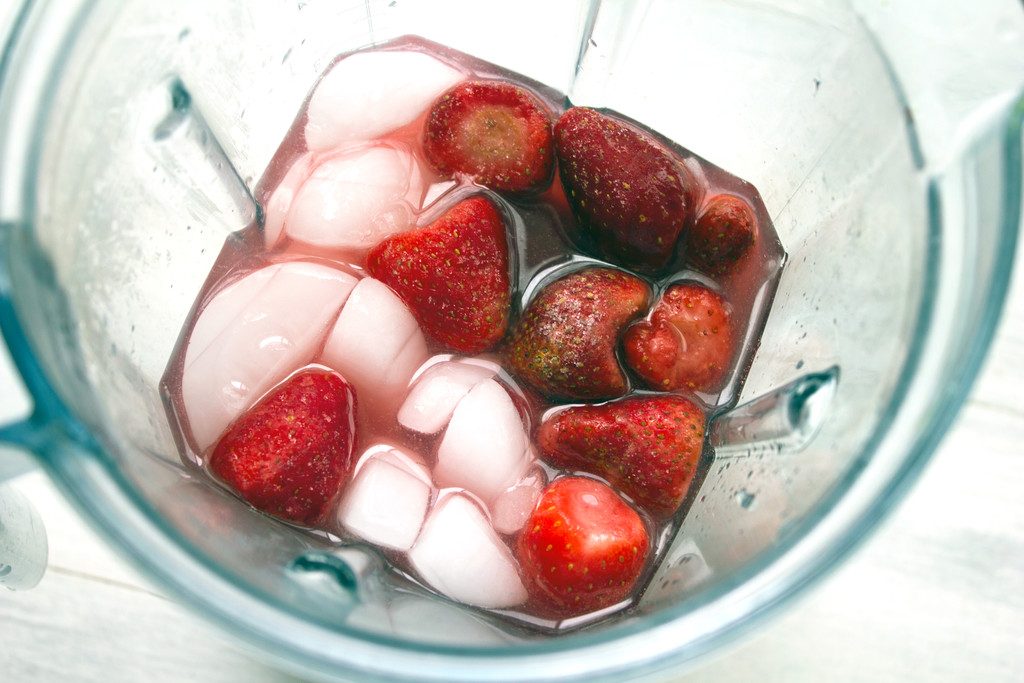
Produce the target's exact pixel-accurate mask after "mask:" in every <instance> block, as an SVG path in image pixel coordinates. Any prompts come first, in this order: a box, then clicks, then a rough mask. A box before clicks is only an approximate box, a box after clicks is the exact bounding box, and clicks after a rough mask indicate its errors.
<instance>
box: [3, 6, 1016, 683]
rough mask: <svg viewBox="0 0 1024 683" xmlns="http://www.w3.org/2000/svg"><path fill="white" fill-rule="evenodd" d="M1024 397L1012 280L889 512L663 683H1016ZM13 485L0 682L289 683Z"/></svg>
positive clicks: (38, 495) (35, 487)
mask: <svg viewBox="0 0 1024 683" xmlns="http://www.w3.org/2000/svg"><path fill="white" fill-rule="evenodd" d="M5 4H6V3H5V2H4V0H0V10H4V11H0V19H2V18H3V16H2V15H4V14H6V10H7V8H5V7H4V5H5ZM860 4H865V3H860ZM946 5H947V6H950V7H958V6H960V5H959V3H946ZM1004 6H1005V5H1004ZM8 7H9V5H8ZM961 7H962V8H963V9H965V10H966V8H967V5H963V6H961ZM972 12H973V10H972ZM971 16H975V17H976V16H977V15H971ZM0 23H2V22H0ZM911 42H912V41H911ZM1022 261H1024V247H1022V249H1021V250H1020V251H1019V255H1018V262H1022ZM4 362H5V361H4V360H3V359H2V358H0V366H2V365H4ZM6 370H7V368H3V367H0V378H2V377H3V372H4V371H6ZM0 385H2V379H0ZM1022 387H1024V277H1021V274H1020V273H1018V276H1017V277H1016V280H1015V284H1014V291H1013V294H1012V296H1011V298H1010V300H1009V303H1008V305H1007V311H1006V315H1005V317H1004V322H1003V325H1002V328H1001V331H1000V334H999V338H998V341H997V343H996V345H995V347H994V349H993V351H992V354H991V355H990V357H989V360H988V363H987V365H986V370H985V372H984V373H983V376H982V378H981V380H980V382H979V384H978V385H977V386H976V388H975V391H974V392H973V395H972V398H971V399H970V401H969V402H968V404H967V406H966V407H965V409H964V410H963V412H962V413H961V414H960V416H959V418H958V421H957V423H956V424H955V425H954V427H953V429H952V430H951V432H950V434H949V435H948V436H947V438H946V440H945V442H944V444H943V445H942V447H941V448H940V450H939V451H938V453H937V454H936V456H935V458H934V460H933V462H932V463H931V464H930V466H929V467H928V469H927V471H926V472H925V474H924V476H923V477H922V479H921V481H920V482H919V484H918V485H917V486H916V487H915V489H914V490H913V491H912V492H911V494H910V496H909V497H908V498H907V499H906V501H905V502H904V503H903V504H902V505H901V506H900V507H899V508H898V510H897V511H896V513H895V514H894V515H893V516H892V517H891V518H890V519H889V520H888V521H887V522H886V523H885V524H884V525H883V527H882V529H881V530H880V531H879V532H878V533H876V534H875V535H874V536H873V537H872V538H871V539H870V540H869V541H868V542H867V543H866V544H865V545H864V546H863V547H862V548H861V549H860V550H859V551H858V552H857V553H856V555H855V556H854V557H853V558H852V559H851V560H849V561H848V562H846V563H845V564H844V565H843V566H842V568H840V569H839V570H838V571H837V572H836V573H835V574H833V575H832V576H831V577H829V578H828V579H827V580H826V581H825V582H823V583H822V584H821V585H820V586H818V587H817V588H816V589H815V590H813V591H812V592H811V593H810V594H809V595H808V596H806V597H805V598H803V599H802V600H801V601H800V603H799V604H797V605H796V606H794V607H793V608H792V609H790V610H789V611H788V612H787V613H786V614H785V615H783V616H781V617H780V618H777V619H775V620H774V621H772V622H770V623H769V624H767V625H766V626H765V627H763V628H762V629H760V630H759V631H758V632H757V633H756V634H754V635H752V636H750V637H749V638H748V639H747V640H745V641H744V642H742V643H741V644H738V645H736V646H734V647H733V648H732V649H731V650H730V651H728V652H724V653H720V654H719V655H718V656H717V658H715V659H714V660H712V661H709V662H706V663H704V664H703V666H701V667H700V668H698V669H696V670H693V671H690V672H689V673H686V674H683V673H680V674H678V675H676V676H675V677H674V679H675V680H677V681H751V680H760V681H796V682H802V681H807V682H815V683H816V682H818V681H823V680H828V681H850V682H861V681H863V682H868V681H870V682H875V681H901V682H902V681H962V680H973V681H1007V682H1010V681H1013V682H1017V681H1024V446H1022V444H1024V400H1022V393H1024V392H1022ZM6 393H7V392H3V391H0V400H2V399H3V396H4V394H6ZM16 483H17V485H18V486H19V488H20V489H21V490H22V491H23V492H25V493H26V494H27V495H28V496H29V497H31V498H32V499H33V500H34V501H35V503H36V505H37V507H38V508H39V511H40V512H41V514H42V516H43V518H44V521H45V523H46V526H47V530H48V532H49V541H50V567H49V570H48V572H47V574H46V576H45V577H44V579H43V581H42V583H41V584H40V585H39V586H38V587H37V588H35V589H33V590H31V591H27V592H18V593H7V592H0V681H16V682H19V683H20V682H26V683H30V682H35V681H40V682H41V681H47V682H49V681H76V682H77V681H82V682H86V681H97V682H99V681H103V682H104V683H107V682H118V681H139V680H144V681H181V680H189V681H195V682H197V683H213V682H215V681H239V680H245V681H252V682H254V683H257V682H270V681H290V680H295V679H293V678H291V677H289V676H288V675H285V674H282V673H280V672H278V671H276V670H274V669H273V668H271V667H269V666H267V665H266V664H263V663H261V662H259V661H257V660H256V659H254V658H252V657H251V656H249V655H248V654H246V653H244V652H243V651H242V650H241V649H240V647H239V646H238V645H237V644H235V643H234V642H233V641H231V640H230V639H229V638H228V637H226V636H225V635H223V634H221V633H219V632H217V631H215V630H214V629H212V628H211V627H210V626H208V625H207V624H206V623H204V622H203V621H202V620H201V619H200V618H198V617H197V616H195V615H193V614H190V613H189V612H187V611H186V610H185V609H184V608H182V607H181V606H179V605H177V604H176V603H174V602H173V601H172V600H169V599H167V598H166V597H164V596H163V595H161V593H160V591H159V590H158V589H156V588H154V587H153V586H151V585H150V584H149V583H147V582H146V581H145V580H144V579H142V578H141V577H140V576H138V575H137V574H136V573H135V572H134V571H132V569H131V568H130V567H129V566H127V564H126V562H125V561H124V560H122V559H121V558H119V557H117V556H115V555H114V554H112V552H111V551H110V550H109V549H108V548H107V547H106V546H105V545H104V543H103V542H102V541H101V540H100V539H98V538H97V537H96V536H95V535H94V534H93V533H92V532H91V531H90V530H88V529H87V528H86V527H85V526H84V525H83V523H82V521H81V520H80V519H79V518H78V517H77V515H76V514H75V513H74V512H73V511H72V510H71V509H70V508H69V507H68V505H67V504H66V503H65V502H64V501H63V500H62V499H61V498H60V496H59V495H58V494H57V492H56V491H55V490H54V489H53V487H52V486H51V485H50V484H49V483H48V482H47V481H46V479H45V478H44V477H42V475H39V474H29V475H26V476H24V477H22V478H21V479H19V480H18V481H17V482H16Z"/></svg>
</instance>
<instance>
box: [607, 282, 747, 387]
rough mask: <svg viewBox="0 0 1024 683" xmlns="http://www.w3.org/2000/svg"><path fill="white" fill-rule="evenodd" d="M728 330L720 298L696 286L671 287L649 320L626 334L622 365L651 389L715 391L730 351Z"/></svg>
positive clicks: (727, 317) (728, 312) (726, 313)
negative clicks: (626, 365) (638, 376)
mask: <svg viewBox="0 0 1024 683" xmlns="http://www.w3.org/2000/svg"><path fill="white" fill-rule="evenodd" d="M732 328H733V324H732V312H731V309H730V307H729V305H728V304H727V303H726V302H725V299H723V298H722V297H721V296H720V295H718V294H716V293H715V292H714V291H712V290H710V289H708V288H707V287H705V286H703V285H699V284H696V283H690V284H678V285H672V286H671V287H669V288H668V289H667V290H665V294H664V296H663V297H662V298H661V301H659V302H658V305H657V306H655V307H654V312H653V313H651V316H650V319H649V320H642V321H640V322H638V323H635V324H634V325H632V326H631V327H630V328H629V329H628V330H627V331H626V335H625V338H624V342H623V344H624V346H625V350H626V363H627V364H628V365H629V367H631V368H633V371H634V372H636V374H638V375H640V377H641V378H643V380H644V382H646V383H647V385H648V386H650V387H651V388H652V389H660V390H662V391H674V390H676V389H690V390H691V391H705V392H712V391H717V390H718V389H720V388H721V387H722V382H723V380H724V379H725V376H726V374H727V373H728V371H729V368H730V367H731V363H732V358H733V355H734V353H735V343H734V339H733V329H732Z"/></svg>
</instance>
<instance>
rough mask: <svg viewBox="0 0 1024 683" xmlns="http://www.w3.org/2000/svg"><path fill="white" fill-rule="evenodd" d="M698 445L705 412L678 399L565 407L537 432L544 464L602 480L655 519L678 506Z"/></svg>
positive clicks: (694, 468) (690, 476)
mask: <svg viewBox="0 0 1024 683" xmlns="http://www.w3.org/2000/svg"><path fill="white" fill-rule="evenodd" d="M703 444H704V414H703V413H702V411H701V410H700V408H698V407H697V406H696V405H695V404H694V403H692V402H691V401H688V400H686V399H685V398H682V397H681V396H635V397H631V398H626V399H623V400H621V401H616V402H614V403H605V404H603V405H599V406H576V407H572V408H567V409H565V410H563V411H561V412H559V413H556V414H555V415H554V416H553V417H551V418H550V419H548V420H547V421H545V422H544V423H543V424H542V425H541V426H540V429H539V430H538V432H537V446H538V448H539V449H540V454H541V457H542V458H543V459H544V460H545V461H547V462H548V463H549V464H551V465H553V466H554V467H558V468H563V469H573V470H583V471H585V472H590V473H591V474H596V475H597V476H599V477H603V478H604V479H606V480H607V481H608V482H609V483H611V484H612V486H615V487H616V488H618V489H619V490H620V491H622V492H623V493H624V494H626V495H627V496H629V497H630V498H632V499H633V500H634V501H635V502H636V504H637V505H639V506H640V507H641V508H643V509H644V510H647V511H648V512H649V513H651V514H652V515H654V516H655V517H667V516H670V515H671V514H673V513H674V512H675V511H676V509H678V508H679V505H680V503H682V502H683V498H685V497H686V492H687V490H688V489H689V488H690V483H691V482H692V481H693V476H694V474H695V473H696V471H697V465H698V463H699V461H700V456H701V449H702V448H703Z"/></svg>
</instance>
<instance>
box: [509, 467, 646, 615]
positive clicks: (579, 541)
mask: <svg viewBox="0 0 1024 683" xmlns="http://www.w3.org/2000/svg"><path fill="white" fill-rule="evenodd" d="M518 545H519V563H520V567H521V568H522V570H523V574H524V576H525V577H526V583H527V587H528V590H529V591H530V593H531V594H532V595H533V596H534V598H535V599H536V600H538V601H539V602H541V603H542V604H545V605H547V606H550V607H551V608H553V609H554V611H555V612H557V613H559V614H561V615H563V616H571V615H577V614H585V613H587V612H593V611H594V610H597V609H601V608H602V607H608V606H609V605H614V604H615V603H617V602H619V601H621V600H623V599H625V598H626V597H628V596H629V595H630V594H631V593H632V592H633V588H634V587H635V585H636V580H637V578H638V577H639V576H640V572H641V570H643V567H644V563H645V562H646V561H647V555H648V553H649V552H650V540H649V538H648V535H647V528H646V527H645V526H644V522H643V520H642V519H641V518H640V515H638V514H637V513H636V511H635V510H634V509H633V508H631V507H630V506H629V505H627V504H626V503H625V502H624V501H623V500H622V499H621V498H619V496H618V495H616V493H615V492H614V491H612V490H611V489H610V488H608V486H606V485H605V484H602V483H601V482H599V481H594V480H593V479H584V478H582V477H563V478H561V479H557V480H555V481H554V483H552V484H551V485H550V486H548V488H547V489H546V490H545V491H544V493H543V494H542V495H541V497H540V500H538V501H537V506H536V507H535V508H534V511H533V514H532V515H531V516H530V519H529V520H527V522H526V524H525V525H524V526H523V532H522V534H521V535H520V536H519V544H518Z"/></svg>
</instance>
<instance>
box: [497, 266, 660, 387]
mask: <svg viewBox="0 0 1024 683" xmlns="http://www.w3.org/2000/svg"><path fill="white" fill-rule="evenodd" d="M649 296H650V288H649V287H648V286H647V283H645V282H644V281H643V280H641V279H640V278H638V277H636V276H635V275H630V274H629V273H624V272H622V271H619V270H613V269H611V268H590V269H587V270H580V271H576V272H575V273H572V274H571V275H567V276H565V277H563V278H561V279H559V280H556V281H555V282H553V283H552V284H550V285H548V286H547V287H545V288H544V289H543V290H541V292H540V294H538V295H537V297H536V298H535V299H534V300H533V301H531V302H530V304H529V306H528V307H527V308H526V310H525V311H524V312H523V317H522V318H521V319H520V320H519V323H518V324H517V325H516V326H515V328H514V329H513V330H512V335H511V338H510V339H509V343H508V347H507V349H506V351H505V355H506V358H507V360H508V363H509V366H510V367H511V369H512V371H513V372H514V373H516V374H517V375H518V376H519V377H521V378H522V379H523V380H525V381H526V382H527V383H529V384H530V385H531V386H533V388H535V389H537V390H538V391H540V392H541V393H543V394H546V395H547V396H549V397H551V398H555V399H569V400H575V399H602V398H613V397H616V396H621V395H623V394H624V393H626V390H627V388H628V387H627V385H626V377H625V375H624V374H623V372H622V368H621V367H620V366H619V361H618V359H617V358H616V356H615V349H616V347H617V346H618V340H619V334H620V332H621V330H622V329H623V328H624V327H625V325H626V324H627V323H628V322H629V321H630V320H632V319H633V318H635V317H636V316H637V315H639V314H640V312H641V311H642V310H644V309H645V308H646V307H647V301H648V297H649Z"/></svg>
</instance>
